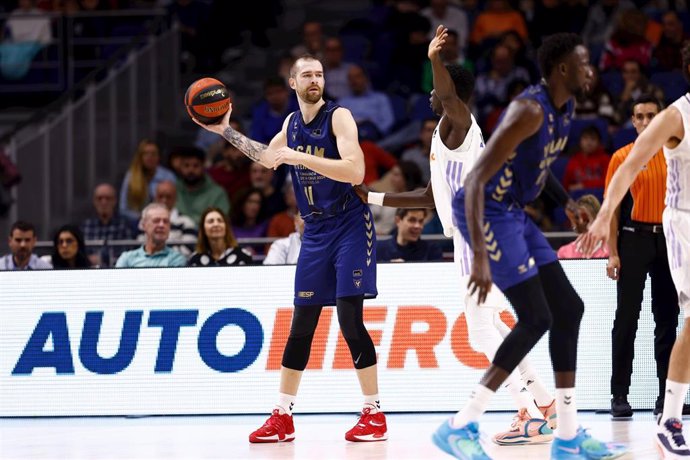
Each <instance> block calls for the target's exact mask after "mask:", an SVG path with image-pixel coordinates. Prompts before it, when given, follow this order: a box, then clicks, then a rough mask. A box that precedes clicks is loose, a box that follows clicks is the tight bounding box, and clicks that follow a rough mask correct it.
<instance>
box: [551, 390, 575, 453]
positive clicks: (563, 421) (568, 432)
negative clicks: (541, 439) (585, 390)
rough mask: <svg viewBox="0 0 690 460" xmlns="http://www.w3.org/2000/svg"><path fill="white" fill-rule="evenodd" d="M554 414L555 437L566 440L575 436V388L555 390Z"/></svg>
mask: <svg viewBox="0 0 690 460" xmlns="http://www.w3.org/2000/svg"><path fill="white" fill-rule="evenodd" d="M556 413H557V414H558V428H556V437H557V438H559V439H563V440H568V439H573V438H574V437H575V436H577V427H578V424H577V405H576V404H575V388H556Z"/></svg>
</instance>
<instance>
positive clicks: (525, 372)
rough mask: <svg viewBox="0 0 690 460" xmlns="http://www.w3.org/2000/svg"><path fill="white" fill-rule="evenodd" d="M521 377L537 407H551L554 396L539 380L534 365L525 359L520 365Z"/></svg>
mask: <svg viewBox="0 0 690 460" xmlns="http://www.w3.org/2000/svg"><path fill="white" fill-rule="evenodd" d="M519 368H520V375H521V376H522V380H523V382H525V387H526V388H527V391H529V392H530V394H531V395H532V397H534V402H536V403H537V406H540V407H544V406H549V405H551V403H552V402H553V399H554V398H553V395H552V394H551V392H550V391H549V390H547V389H546V386H545V385H544V382H543V381H542V380H541V378H539V375H538V374H537V371H536V370H535V369H534V367H532V364H531V363H530V362H529V361H527V358H524V359H523V360H522V362H521V363H520V365H519Z"/></svg>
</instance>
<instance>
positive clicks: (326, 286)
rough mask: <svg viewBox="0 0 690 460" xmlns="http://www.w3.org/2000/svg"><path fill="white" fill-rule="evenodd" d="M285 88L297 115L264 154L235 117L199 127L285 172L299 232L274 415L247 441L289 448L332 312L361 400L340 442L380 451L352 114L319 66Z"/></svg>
mask: <svg viewBox="0 0 690 460" xmlns="http://www.w3.org/2000/svg"><path fill="white" fill-rule="evenodd" d="M290 87H291V88H292V89H293V90H295V92H296V93H297V97H298V102H299V110H298V111H297V112H293V113H292V114H290V115H289V116H288V117H287V118H286V119H285V122H284V123H283V128H282V129H281V131H280V132H279V133H278V134H276V136H275V137H274V138H273V139H272V140H271V142H270V144H269V145H268V146H266V145H264V144H261V143H259V142H256V141H253V140H251V139H249V138H247V137H246V136H244V135H242V134H240V133H239V132H237V131H235V130H234V129H233V128H232V127H230V125H229V118H230V113H231V112H232V107H231V110H230V111H228V113H227V114H226V115H225V117H224V119H223V121H221V122H220V123H219V124H217V125H202V126H203V127H204V128H206V129H208V130H210V131H213V132H216V133H218V134H221V135H223V136H224V137H225V139H227V140H228V141H229V142H230V143H231V144H233V145H234V146H235V147H237V148H238V149H239V150H240V151H242V152H243V153H244V154H245V155H247V156H248V157H249V158H251V159H252V160H254V161H256V162H259V163H261V164H262V165H264V166H266V167H268V168H277V167H278V166H280V165H281V164H287V165H289V169H290V174H291V176H292V183H293V186H294V188H295V195H296V197H297V204H298V207H299V212H300V214H301V216H302V218H303V219H304V222H305V224H304V234H303V236H302V248H301V251H300V255H299V259H298V260H297V268H296V274H295V299H294V304H295V310H294V313H293V316H292V325H291V327H290V335H289V337H288V341H287V344H286V345H285V350H284V352H283V360H282V367H281V372H280V395H279V398H278V402H277V404H276V406H275V408H274V409H273V413H272V415H271V416H270V417H269V418H268V420H267V421H266V423H265V424H264V425H263V426H262V427H260V428H259V429H258V430H256V431H254V432H253V433H252V434H251V435H250V436H249V441H250V442H284V441H292V440H294V438H295V429H294V425H293V421H292V409H293V406H294V403H295V399H296V395H297V389H298V387H299V383H300V380H301V377H302V373H303V371H304V369H305V368H306V366H307V362H308V361H309V353H310V350H311V342H312V338H313V336H314V332H315V330H316V326H317V324H318V321H319V315H320V314H321V310H322V308H323V307H324V306H327V305H335V306H336V309H337V313H338V322H339V324H340V330H341V332H342V334H343V337H344V338H345V341H346V342H347V344H348V347H349V348H350V353H351V355H352V362H353V364H354V367H355V369H356V370H357V377H358V379H359V383H360V386H361V389H362V393H363V394H364V407H363V409H362V414H361V417H360V419H359V421H358V422H357V424H356V425H355V426H354V427H353V428H352V429H351V430H349V431H348V432H347V433H346V434H345V439H347V440H348V441H382V440H385V439H386V438H387V427H386V418H385V416H384V414H383V412H381V411H380V405H379V396H378V377H377V368H376V350H375V348H374V343H373V341H372V340H371V337H370V336H369V333H368V332H367V330H366V328H365V327H364V322H363V303H364V299H365V298H374V297H376V295H377V290H376V241H375V238H376V236H375V235H376V232H375V230H374V227H373V218H372V215H371V212H370V211H369V208H368V207H367V206H366V205H365V204H364V203H362V201H361V200H360V199H359V198H358V197H357V195H356V194H355V192H354V190H353V188H352V185H353V184H359V183H361V182H362V180H363V178H364V154H363V153H362V149H361V148H360V146H359V141H358V135H357V125H356V124H355V121H354V118H353V117H352V114H351V113H350V111H349V110H347V109H345V108H342V107H339V106H338V105H337V104H335V103H333V102H330V101H328V102H327V101H325V100H324V99H323V88H324V72H323V66H322V64H321V62H319V61H318V60H317V59H316V58H314V57H312V56H303V57H301V58H299V59H297V61H296V62H295V64H294V65H293V66H292V68H291V69H290Z"/></svg>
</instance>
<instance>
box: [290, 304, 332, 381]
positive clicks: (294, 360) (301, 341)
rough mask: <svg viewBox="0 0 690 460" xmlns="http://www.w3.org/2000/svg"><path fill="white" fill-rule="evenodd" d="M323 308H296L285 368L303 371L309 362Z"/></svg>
mask: <svg viewBox="0 0 690 460" xmlns="http://www.w3.org/2000/svg"><path fill="white" fill-rule="evenodd" d="M321 309H322V307H311V306H309V307H295V310H294V312H293V313H292V324H291V325H290V335H289V336H288V340H287V343H286V344H285V350H283V361H282V363H281V364H282V365H283V367H287V368H288V369H294V370H296V371H303V370H304V369H305V368H306V367H307V363H308V362H309V353H310V352H311V341H312V339H313V338H314V331H315V330H316V326H317V325H318V324H319V316H321Z"/></svg>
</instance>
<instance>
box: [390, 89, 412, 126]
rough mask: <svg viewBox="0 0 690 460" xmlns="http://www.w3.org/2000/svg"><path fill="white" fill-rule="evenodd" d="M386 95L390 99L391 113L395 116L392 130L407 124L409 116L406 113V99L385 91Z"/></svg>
mask: <svg viewBox="0 0 690 460" xmlns="http://www.w3.org/2000/svg"><path fill="white" fill-rule="evenodd" d="M387 95H388V99H389V100H390V101H391V107H393V115H394V116H395V121H394V123H393V128H391V132H392V131H395V130H397V129H398V128H400V127H402V126H404V125H405V124H407V122H408V121H409V120H410V118H409V115H408V113H407V99H405V98H404V97H402V96H400V95H398V94H395V93H387Z"/></svg>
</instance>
